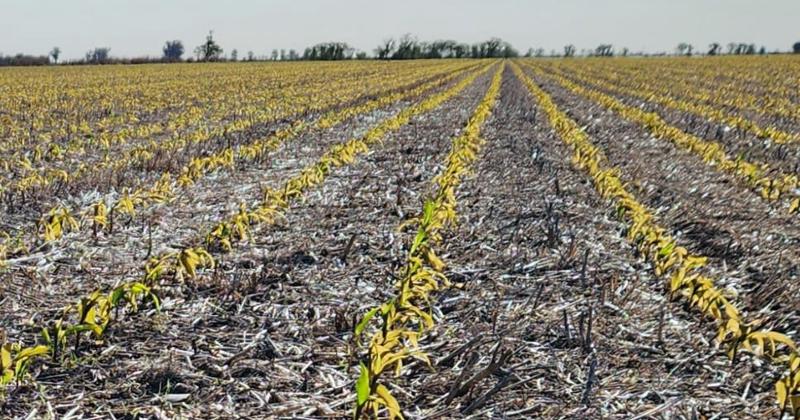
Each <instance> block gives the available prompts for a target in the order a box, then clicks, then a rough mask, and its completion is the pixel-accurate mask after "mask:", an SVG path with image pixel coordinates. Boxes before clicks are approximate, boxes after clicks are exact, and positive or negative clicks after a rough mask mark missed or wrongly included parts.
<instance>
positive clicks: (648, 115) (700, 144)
mask: <svg viewBox="0 0 800 420" xmlns="http://www.w3.org/2000/svg"><path fill="white" fill-rule="evenodd" d="M530 68H531V69H533V70H534V71H535V72H537V74H538V75H540V76H545V73H543V72H542V71H541V70H539V69H538V68H536V67H530ZM549 77H551V78H552V79H554V80H556V81H557V82H558V83H559V84H560V85H561V86H562V87H564V88H566V89H568V90H569V91H571V92H573V93H575V94H577V95H580V96H583V97H586V98H589V99H591V100H592V101H594V102H597V103H599V104H601V105H602V106H604V107H606V108H608V109H610V110H612V111H614V112H615V113H617V114H619V115H620V116H622V117H623V118H625V119H627V120H630V121H633V122H635V123H637V124H640V125H641V126H643V127H645V128H646V129H647V130H648V131H650V133H652V134H653V135H654V136H655V137H657V138H661V139H666V140H669V141H671V142H672V143H673V144H675V145H676V146H677V147H679V148H681V149H684V150H687V151H689V152H691V153H693V154H695V155H697V156H698V157H700V158H702V159H703V161H704V162H706V163H707V164H708V165H710V166H712V167H713V168H715V169H717V170H719V171H722V172H727V173H730V174H732V175H734V176H736V177H738V178H740V179H741V180H742V181H743V182H745V183H746V185H748V186H749V187H750V188H752V189H753V190H754V191H755V192H757V193H758V194H759V196H760V197H761V198H763V199H764V200H767V201H775V200H779V199H786V200H788V202H789V207H788V211H789V213H795V212H797V210H798V208H800V197H797V193H796V191H797V187H798V184H799V183H800V179H798V176H797V175H796V174H786V173H781V172H780V171H778V170H775V169H770V168H769V166H768V165H767V164H766V163H761V162H759V163H754V162H750V161H747V160H746V159H744V158H742V157H738V158H736V159H732V158H730V157H728V153H727V151H726V150H725V146H723V145H722V144H720V143H717V142H714V141H710V140H704V139H701V138H699V137H697V136H695V135H692V134H689V133H686V132H684V131H683V130H681V129H679V128H677V127H675V126H672V125H670V124H668V123H667V122H666V121H664V119H662V118H661V117H660V116H659V115H658V114H657V113H655V112H647V111H644V110H642V109H641V108H637V107H633V106H629V105H625V104H623V103H622V102H620V101H619V100H617V99H616V98H614V97H613V96H610V95H606V94H604V93H602V92H600V91H598V90H595V89H591V88H586V87H584V86H581V85H579V84H577V83H574V82H572V81H571V80H569V79H567V78H565V77H563V76H561V75H560V74H558V73H552V74H550V75H549Z"/></svg>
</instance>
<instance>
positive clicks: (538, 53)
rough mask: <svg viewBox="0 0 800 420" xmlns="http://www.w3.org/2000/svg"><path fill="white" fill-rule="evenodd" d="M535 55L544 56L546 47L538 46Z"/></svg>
mask: <svg viewBox="0 0 800 420" xmlns="http://www.w3.org/2000/svg"><path fill="white" fill-rule="evenodd" d="M533 55H535V56H536V57H544V48H541V47H540V48H537V49H536V51H535V52H534V53H533Z"/></svg>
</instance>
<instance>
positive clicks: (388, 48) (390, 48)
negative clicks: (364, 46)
mask: <svg viewBox="0 0 800 420" xmlns="http://www.w3.org/2000/svg"><path fill="white" fill-rule="evenodd" d="M393 52H394V39H393V38H387V39H384V40H383V42H381V44H380V45H378V47H377V48H375V56H376V57H378V59H380V60H386V59H388V58H390V57H391V55H392V53H393Z"/></svg>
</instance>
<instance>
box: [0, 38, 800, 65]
mask: <svg viewBox="0 0 800 420" xmlns="http://www.w3.org/2000/svg"><path fill="white" fill-rule="evenodd" d="M726 47H727V48H723V46H722V44H720V43H717V42H714V43H711V44H709V45H708V48H707V49H703V50H699V51H698V50H697V49H695V47H694V46H693V45H692V44H689V43H686V42H681V43H679V44H678V46H677V47H676V48H675V55H686V56H691V55H697V54H700V55H703V54H705V55H710V56H715V55H723V54H728V55H754V54H766V53H767V50H766V48H765V47H763V46H762V47H760V48H757V47H756V44H753V43H744V42H729V43H728V44H726ZM185 52H186V51H185V48H184V45H183V42H182V41H180V40H171V41H166V42H165V43H164V46H163V47H162V56H161V57H133V58H120V57H112V56H111V48H109V47H97V48H93V49H91V50H89V51H88V52H86V54H85V55H84V57H83V58H81V59H77V60H68V61H66V62H63V63H62V62H61V61H59V59H60V56H61V49H60V48H59V47H54V48H53V49H52V50H51V51H50V53H49V54H48V55H27V54H16V55H11V56H3V55H2V54H0V66H43V65H48V64H78V65H80V64H143V63H173V62H194V61H201V62H209V61H212V62H213V61H269V60H272V61H294V60H351V59H357V60H363V59H369V58H374V59H379V60H412V59H414V60H418V59H437V58H512V57H518V56H519V55H520V54H519V52H518V51H517V50H516V49H515V48H514V47H513V46H512V45H511V44H510V43H508V42H506V41H503V40H502V39H500V38H490V39H488V40H486V41H483V42H479V43H475V44H466V43H463V42H458V41H455V40H436V41H419V40H418V39H417V38H416V37H414V36H413V35H411V34H406V35H403V36H401V37H399V38H397V39H395V38H387V39H385V40H384V41H383V42H382V43H381V44H380V45H378V46H377V47H376V48H375V49H374V50H373V52H374V55H372V56H370V55H368V54H367V53H366V52H364V51H358V50H356V49H355V48H353V47H351V46H350V45H348V44H347V43H345V42H324V43H319V44H316V45H312V46H310V47H308V48H306V49H305V50H304V51H303V53H302V54H299V53H298V52H297V51H296V50H293V49H292V50H288V51H287V50H285V49H281V50H277V49H273V50H272V54H270V55H269V56H256V55H255V53H253V52H252V51H248V52H247V54H246V55H245V56H242V57H240V56H239V52H238V50H236V49H233V50H231V52H230V53H229V54H228V55H225V54H224V52H225V51H224V49H223V48H222V46H220V45H219V43H218V42H217V41H216V40H215V39H214V33H213V31H210V32H209V33H208V35H207V36H206V38H205V41H204V42H203V43H202V44H200V45H198V46H197V47H195V49H194V50H193V52H194V55H193V56H190V57H187V58H184V54H185ZM792 52H794V53H796V54H800V42H796V43H795V44H794V45H792ZM576 55H580V56H594V57H613V56H628V55H668V54H667V53H665V52H664V53H656V54H647V53H642V52H635V53H631V52H630V50H629V49H628V48H621V49H618V50H615V49H614V46H613V45H612V44H600V45H598V46H597V47H596V48H593V49H582V50H580V52H579V51H578V49H577V48H576V47H575V45H572V44H569V45H565V46H564V48H563V51H558V52H557V51H555V50H551V51H550V53H549V55H548V56H550V57H574V56H576ZM524 56H525V57H544V56H545V51H544V49H543V48H530V49H528V51H527V53H526V54H525V55H524Z"/></svg>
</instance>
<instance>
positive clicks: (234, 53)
mask: <svg viewBox="0 0 800 420" xmlns="http://www.w3.org/2000/svg"><path fill="white" fill-rule="evenodd" d="M231 61H239V50H237V49H236V48H234V49H232V50H231Z"/></svg>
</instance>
